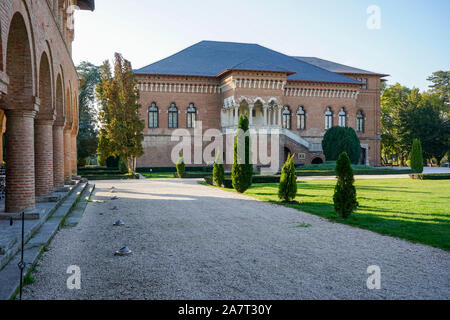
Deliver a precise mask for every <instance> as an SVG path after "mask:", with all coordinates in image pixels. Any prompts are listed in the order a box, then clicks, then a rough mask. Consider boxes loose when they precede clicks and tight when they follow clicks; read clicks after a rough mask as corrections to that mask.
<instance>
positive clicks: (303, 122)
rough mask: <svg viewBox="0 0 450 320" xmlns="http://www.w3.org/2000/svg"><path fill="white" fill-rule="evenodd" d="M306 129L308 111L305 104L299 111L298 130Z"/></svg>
mask: <svg viewBox="0 0 450 320" xmlns="http://www.w3.org/2000/svg"><path fill="white" fill-rule="evenodd" d="M305 129H306V112H305V108H304V107H303V106H300V108H298V111H297V130H305Z"/></svg>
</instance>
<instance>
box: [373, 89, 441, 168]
mask: <svg viewBox="0 0 450 320" xmlns="http://www.w3.org/2000/svg"><path fill="white" fill-rule="evenodd" d="M436 91H437V89H436ZM443 97H444V95H443V94H442V93H441V94H438V93H437V92H436V93H432V92H423V93H420V92H419V90H418V89H412V90H411V89H409V88H406V87H404V86H401V85H400V84H396V85H394V86H391V87H389V88H386V89H385V90H383V95H382V97H381V132H382V142H381V146H382V157H383V161H384V162H385V163H387V162H388V161H389V159H391V158H392V155H397V156H398V158H399V160H400V163H401V164H402V165H404V163H405V160H406V159H407V158H408V156H409V154H410V152H411V146H412V142H413V140H414V139H416V138H417V139H419V140H420V141H421V142H422V146H423V155H424V157H425V159H428V160H431V159H432V158H436V160H437V161H438V162H440V160H441V159H442V158H443V157H444V155H445V154H446V153H447V152H448V150H449V146H450V122H449V105H448V104H446V103H445V99H444V98H443Z"/></svg>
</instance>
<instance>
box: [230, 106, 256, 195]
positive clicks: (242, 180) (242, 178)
mask: <svg viewBox="0 0 450 320" xmlns="http://www.w3.org/2000/svg"><path fill="white" fill-rule="evenodd" d="M239 129H241V130H242V131H243V132H244V133H247V132H248V117H247V115H245V114H243V115H241V116H240V117H239V124H238V131H239ZM242 138H244V139H245V140H244V149H245V150H244V153H245V154H244V159H241V158H240V156H242V155H239V154H238V145H239V144H240V143H241V142H240V140H239V139H242ZM250 159H251V157H250V137H249V136H248V135H245V137H240V136H239V134H236V137H235V139H234V160H233V169H232V173H231V178H232V181H233V187H234V189H236V191H237V192H239V193H244V192H245V191H246V190H247V189H248V188H250V186H251V185H252V176H253V164H251V163H250Z"/></svg>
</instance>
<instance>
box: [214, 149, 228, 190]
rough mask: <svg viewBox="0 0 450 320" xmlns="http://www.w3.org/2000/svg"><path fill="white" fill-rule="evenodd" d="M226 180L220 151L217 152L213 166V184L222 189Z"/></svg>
mask: <svg viewBox="0 0 450 320" xmlns="http://www.w3.org/2000/svg"><path fill="white" fill-rule="evenodd" d="M224 179H225V172H224V168H223V160H222V154H221V152H220V150H219V151H218V152H217V156H216V161H214V166H213V182H214V184H215V185H216V186H219V187H221V186H222V185H223V181H224Z"/></svg>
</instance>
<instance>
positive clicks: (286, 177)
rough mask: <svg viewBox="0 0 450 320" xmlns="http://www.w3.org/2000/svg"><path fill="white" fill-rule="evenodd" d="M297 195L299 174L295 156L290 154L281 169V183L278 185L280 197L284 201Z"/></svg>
mask: <svg viewBox="0 0 450 320" xmlns="http://www.w3.org/2000/svg"><path fill="white" fill-rule="evenodd" d="M296 195H297V175H296V174H295V166H294V156H293V155H292V156H291V155H289V156H288V158H287V160H286V163H285V164H284V166H283V169H281V178H280V184H279V186H278V197H279V198H280V200H282V201H283V202H289V201H292V200H294V199H295V197H296Z"/></svg>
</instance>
